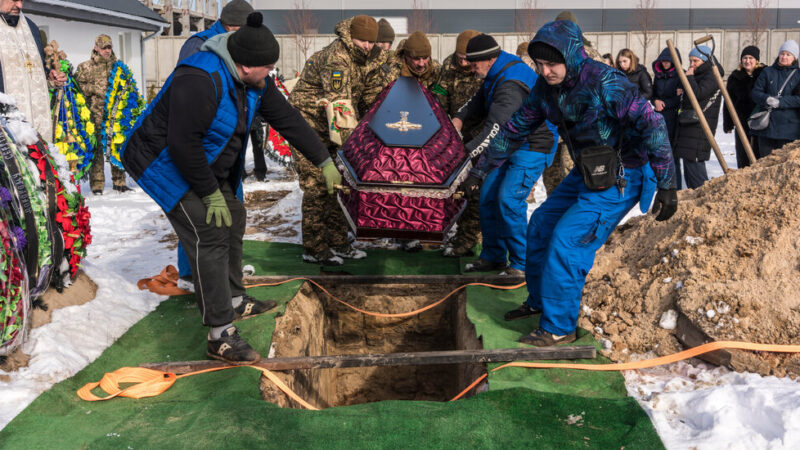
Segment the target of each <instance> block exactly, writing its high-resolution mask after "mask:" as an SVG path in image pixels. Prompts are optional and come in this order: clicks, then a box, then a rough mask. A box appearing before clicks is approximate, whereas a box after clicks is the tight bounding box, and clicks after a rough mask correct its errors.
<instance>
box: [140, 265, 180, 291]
mask: <svg viewBox="0 0 800 450" xmlns="http://www.w3.org/2000/svg"><path fill="white" fill-rule="evenodd" d="M136 286H138V287H139V289H140V290H142V291H143V290H145V289H147V290H149V291H150V292H154V293H156V294H159V295H188V294H191V292H189V291H184V290H183V289H180V288H179V287H178V269H176V268H175V266H173V265H169V266H167V267H165V268H164V270H162V271H161V273H160V274H158V275H156V276H154V277H150V278H142V279H141V280H139V281H138V282H137V283H136Z"/></svg>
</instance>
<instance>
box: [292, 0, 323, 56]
mask: <svg viewBox="0 0 800 450" xmlns="http://www.w3.org/2000/svg"><path fill="white" fill-rule="evenodd" d="M286 26H287V28H288V29H289V33H291V34H292V35H293V36H294V41H295V44H296V45H297V48H299V49H300V52H301V53H302V54H303V60H304V61H305V60H306V59H308V56H309V55H308V52H309V50H311V46H312V45H314V37H315V36H316V35H317V33H318V32H319V19H318V18H317V16H316V15H314V13H313V12H312V11H311V8H310V7H309V5H308V3H306V0H295V1H294V6H293V8H292V10H291V11H290V12H289V16H288V17H287V21H286Z"/></svg>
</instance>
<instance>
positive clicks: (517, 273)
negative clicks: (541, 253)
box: [500, 267, 525, 277]
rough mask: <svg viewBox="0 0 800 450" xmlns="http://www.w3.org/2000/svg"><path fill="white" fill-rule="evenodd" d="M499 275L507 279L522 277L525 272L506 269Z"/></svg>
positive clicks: (511, 268) (510, 268)
mask: <svg viewBox="0 0 800 450" xmlns="http://www.w3.org/2000/svg"><path fill="white" fill-rule="evenodd" d="M500 275H505V276H507V277H524V276H525V271H523V270H519V269H515V268H513V267H506V270H504V271H502V272H500Z"/></svg>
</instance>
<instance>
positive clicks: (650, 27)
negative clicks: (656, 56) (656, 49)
mask: <svg viewBox="0 0 800 450" xmlns="http://www.w3.org/2000/svg"><path fill="white" fill-rule="evenodd" d="M655 9H656V0H638V2H637V3H636V10H635V11H634V13H633V22H634V28H635V29H636V30H637V31H638V32H639V33H641V36H639V41H640V42H641V43H642V47H644V52H643V54H642V57H641V63H642V64H645V61H647V47H649V46H650V45H651V44H652V43H653V42H655V40H656V39H658V33H656V32H654V31H655V29H656V23H655V21H656V20H655V18H656V15H655Z"/></svg>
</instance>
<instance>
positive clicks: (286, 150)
mask: <svg viewBox="0 0 800 450" xmlns="http://www.w3.org/2000/svg"><path fill="white" fill-rule="evenodd" d="M275 85H276V86H277V87H278V90H279V91H280V92H281V93H282V94H283V96H284V97H286V98H289V91H288V90H287V89H286V86H284V84H283V83H282V82H281V80H280V79H279V78H275ZM267 139H268V140H269V145H268V146H267V148H266V152H265V154H266V155H267V156H268V157H269V158H270V159H271V160H273V161H275V162H277V163H279V164H282V165H284V166H286V165H289V164H291V163H292V149H291V147H289V143H288V142H286V139H284V138H283V136H281V135H280V134H278V132H277V131H275V129H274V128H272V127H269V135H268V136H267Z"/></svg>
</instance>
